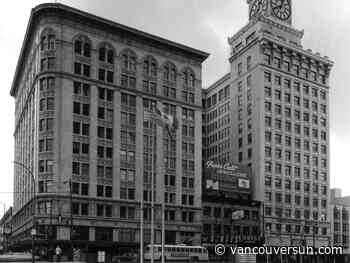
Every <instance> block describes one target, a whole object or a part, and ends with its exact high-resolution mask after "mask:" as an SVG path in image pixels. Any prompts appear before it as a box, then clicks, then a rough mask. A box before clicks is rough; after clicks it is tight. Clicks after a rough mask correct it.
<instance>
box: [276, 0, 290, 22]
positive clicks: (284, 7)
mask: <svg viewBox="0 0 350 263" xmlns="http://www.w3.org/2000/svg"><path fill="white" fill-rule="evenodd" d="M271 8H272V12H273V14H274V15H275V16H276V17H277V18H279V19H281V20H287V19H288V18H289V17H290V15H291V13H292V10H291V9H292V7H291V4H290V0H272V1H271Z"/></svg>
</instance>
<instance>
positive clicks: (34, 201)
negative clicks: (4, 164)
mask: <svg viewBox="0 0 350 263" xmlns="http://www.w3.org/2000/svg"><path fill="white" fill-rule="evenodd" d="M13 163H14V164H15V165H18V166H21V167H22V168H24V170H26V171H27V172H28V173H29V175H30V177H31V180H32V184H33V218H32V219H33V227H32V230H31V231H30V234H31V236H32V263H35V254H34V245H35V236H36V229H35V213H36V201H37V200H36V185H35V176H34V173H33V171H32V169H31V168H29V167H28V166H26V165H25V164H23V163H21V162H17V161H14V162H13Z"/></svg>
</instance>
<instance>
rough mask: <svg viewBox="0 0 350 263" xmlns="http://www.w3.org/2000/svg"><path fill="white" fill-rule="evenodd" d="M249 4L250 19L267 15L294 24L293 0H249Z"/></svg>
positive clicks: (281, 21)
mask: <svg viewBox="0 0 350 263" xmlns="http://www.w3.org/2000/svg"><path fill="white" fill-rule="evenodd" d="M248 4H249V19H250V20H252V19H255V18H256V17H258V16H265V17H269V18H272V19H273V20H276V21H278V22H280V23H284V24H288V25H291V24H292V0H248Z"/></svg>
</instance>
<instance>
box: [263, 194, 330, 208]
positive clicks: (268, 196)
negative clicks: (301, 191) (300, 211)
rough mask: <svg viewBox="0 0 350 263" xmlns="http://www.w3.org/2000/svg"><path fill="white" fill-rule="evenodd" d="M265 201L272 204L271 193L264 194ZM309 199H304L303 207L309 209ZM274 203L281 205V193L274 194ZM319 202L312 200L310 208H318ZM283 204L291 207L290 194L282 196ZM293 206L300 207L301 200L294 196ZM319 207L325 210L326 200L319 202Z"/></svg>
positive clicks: (315, 199) (316, 199)
mask: <svg viewBox="0 0 350 263" xmlns="http://www.w3.org/2000/svg"><path fill="white" fill-rule="evenodd" d="M265 201H267V202H272V192H265ZM310 201H311V200H310V198H309V197H304V203H303V206H305V207H309V206H310ZM275 202H276V203H283V195H282V193H275ZM319 202H320V200H319V199H318V198H313V199H312V206H313V207H314V208H316V207H319ZM284 204H286V205H291V204H292V195H291V194H285V195H284ZM295 204H296V205H299V206H300V205H301V198H300V196H295ZM321 207H322V209H327V200H325V199H323V200H321Z"/></svg>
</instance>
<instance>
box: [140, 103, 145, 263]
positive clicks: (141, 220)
mask: <svg viewBox="0 0 350 263" xmlns="http://www.w3.org/2000/svg"><path fill="white" fill-rule="evenodd" d="M142 115H143V118H142V122H143V123H144V121H145V111H144V110H143V111H142ZM144 150H145V149H144ZM143 167H144V166H143ZM143 178H144V175H143V173H142V174H141V198H140V200H141V201H140V202H141V203H140V263H143V246H144V243H143V242H144V241H143V201H144V200H143V183H144V182H143V180H144V179H143Z"/></svg>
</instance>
